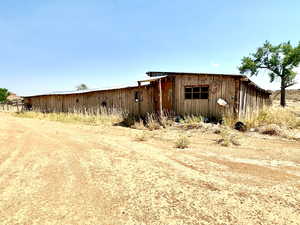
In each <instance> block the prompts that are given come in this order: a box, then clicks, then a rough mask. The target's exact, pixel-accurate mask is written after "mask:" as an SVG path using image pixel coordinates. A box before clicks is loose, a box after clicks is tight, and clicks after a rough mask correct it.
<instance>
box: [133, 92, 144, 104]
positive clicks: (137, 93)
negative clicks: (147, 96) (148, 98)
mask: <svg viewBox="0 0 300 225" xmlns="http://www.w3.org/2000/svg"><path fill="white" fill-rule="evenodd" d="M134 101H135V102H139V101H142V97H141V94H140V92H139V91H136V92H134Z"/></svg>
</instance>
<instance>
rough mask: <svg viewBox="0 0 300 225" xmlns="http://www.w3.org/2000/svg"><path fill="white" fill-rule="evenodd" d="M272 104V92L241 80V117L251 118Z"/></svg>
mask: <svg viewBox="0 0 300 225" xmlns="http://www.w3.org/2000/svg"><path fill="white" fill-rule="evenodd" d="M269 105H271V99H270V94H268V93H265V92H263V91H261V90H259V89H257V88H256V87H254V86H251V85H249V84H248V83H246V82H241V89H240V107H239V118H245V119H246V118H248V119H250V118H251V117H252V116H253V115H255V114H256V113H258V112H259V111H261V110H262V109H263V108H264V107H266V106H269Z"/></svg>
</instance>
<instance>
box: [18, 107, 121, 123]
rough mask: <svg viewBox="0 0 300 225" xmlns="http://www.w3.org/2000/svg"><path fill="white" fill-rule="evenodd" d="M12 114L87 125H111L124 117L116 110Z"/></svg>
mask: <svg viewBox="0 0 300 225" xmlns="http://www.w3.org/2000/svg"><path fill="white" fill-rule="evenodd" d="M14 115H15V116H17V117H23V118H33V119H40V120H50V121H59V122H65V123H83V124H88V125H112V124H116V123H120V122H122V121H123V120H124V117H125V116H124V115H125V114H124V113H123V112H121V111H117V110H115V111H110V112H103V113H99V114H81V113H41V112H33V111H29V112H21V113H15V114H14Z"/></svg>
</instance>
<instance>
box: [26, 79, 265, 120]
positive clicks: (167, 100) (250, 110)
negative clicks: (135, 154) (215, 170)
mask: <svg viewBox="0 0 300 225" xmlns="http://www.w3.org/2000/svg"><path fill="white" fill-rule="evenodd" d="M161 84H162V100H161V101H162V107H163V110H164V111H167V112H174V113H175V114H177V115H187V114H192V115H202V116H207V117H216V118H221V117H222V116H223V115H225V114H229V115H232V116H235V117H238V118H240V119H242V118H249V117H251V116H252V115H253V114H254V113H256V112H258V111H260V110H261V109H263V107H265V106H266V105H270V104H271V100H270V94H269V93H267V92H265V91H263V90H261V89H259V88H257V87H255V86H253V85H251V83H250V82H247V81H242V80H241V77H240V76H226V75H211V74H210V75H205V74H180V75H173V76H168V77H164V78H162V80H161ZM203 85H208V87H209V96H208V99H185V94H184V91H185V87H186V86H203ZM137 91H140V96H141V102H140V111H141V112H140V114H141V115H145V114H147V113H152V112H159V110H160V108H159V102H160V99H159V98H160V96H159V85H158V80H155V81H151V82H150V85H145V86H141V87H140V88H139V87H138V86H137V87H130V88H121V89H114V90H103V91H94V92H89V93H82V94H70V95H45V96H35V97H28V98H24V101H25V103H30V104H31V105H32V108H33V110H39V111H42V112H74V111H80V112H84V111H85V110H87V111H89V112H96V111H97V110H99V109H100V106H101V104H102V103H104V102H105V103H106V105H107V108H115V109H120V110H122V111H126V112H128V113H130V114H134V115H139V103H138V102H136V101H135V92H137ZM219 98H222V99H223V100H225V101H226V102H227V103H228V105H227V106H226V107H223V106H220V105H218V104H217V101H218V99H219Z"/></svg>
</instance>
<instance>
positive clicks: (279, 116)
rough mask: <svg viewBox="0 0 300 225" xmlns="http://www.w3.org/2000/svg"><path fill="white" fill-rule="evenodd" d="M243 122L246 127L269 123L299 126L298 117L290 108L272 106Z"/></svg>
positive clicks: (290, 126) (289, 126)
mask: <svg viewBox="0 0 300 225" xmlns="http://www.w3.org/2000/svg"><path fill="white" fill-rule="evenodd" d="M244 122H245V123H246V124H247V126H248V127H259V126H265V125H269V124H276V125H278V126H281V127H288V128H298V127H300V121H299V119H298V118H297V117H296V115H295V114H294V113H293V112H292V111H291V110H290V109H288V108H282V107H274V106H273V107H269V108H266V109H264V110H262V111H261V112H259V113H258V114H257V115H256V116H253V117H252V118H251V119H248V120H245V121H244Z"/></svg>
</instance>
